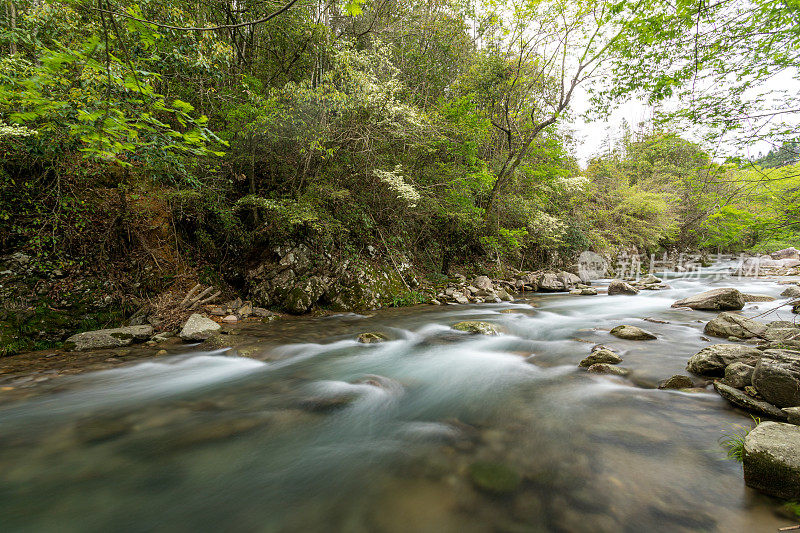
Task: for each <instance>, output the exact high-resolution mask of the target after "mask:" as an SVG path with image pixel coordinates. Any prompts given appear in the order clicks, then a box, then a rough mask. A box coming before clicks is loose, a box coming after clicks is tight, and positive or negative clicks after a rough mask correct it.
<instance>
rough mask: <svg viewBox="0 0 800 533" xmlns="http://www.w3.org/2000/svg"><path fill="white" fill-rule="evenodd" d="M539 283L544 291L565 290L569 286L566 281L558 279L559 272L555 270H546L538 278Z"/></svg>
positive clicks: (540, 288)
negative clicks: (565, 283)
mask: <svg viewBox="0 0 800 533" xmlns="http://www.w3.org/2000/svg"><path fill="white" fill-rule="evenodd" d="M537 285H538V286H539V290H540V291H544V292H563V291H566V290H567V288H566V286H565V285H564V282H563V281H561V280H560V279H558V274H555V273H553V272H545V273H543V274H541V275H540V276H539V278H538V279H537Z"/></svg>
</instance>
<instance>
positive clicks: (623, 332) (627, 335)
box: [611, 325, 658, 341]
mask: <svg viewBox="0 0 800 533" xmlns="http://www.w3.org/2000/svg"><path fill="white" fill-rule="evenodd" d="M611 334H612V335H614V336H615V337H619V338H620V339H627V340H631V341H647V340H653V339H656V338H658V337H656V336H655V335H654V334H652V333H650V332H649V331H645V330H643V329H642V328H637V327H636V326H628V325H622V326H617V327H615V328H614V329H612V330H611Z"/></svg>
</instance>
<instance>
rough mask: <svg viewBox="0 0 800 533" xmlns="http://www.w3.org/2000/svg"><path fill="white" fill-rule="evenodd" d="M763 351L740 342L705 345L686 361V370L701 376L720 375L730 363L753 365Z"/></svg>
mask: <svg viewBox="0 0 800 533" xmlns="http://www.w3.org/2000/svg"><path fill="white" fill-rule="evenodd" d="M763 355H764V354H763V352H762V351H761V350H759V349H758V348H755V347H753V346H744V345H741V344H714V345H711V346H706V347H705V348H703V349H702V350H700V351H699V352H697V353H696V354H694V355H693V356H692V357H690V358H689V361H688V362H687V363H686V370H688V371H689V372H691V373H693V374H698V375H701V376H721V375H723V373H724V372H725V367H727V366H728V365H730V364H732V363H745V364H747V365H751V366H755V364H756V363H757V362H758V361H759V359H761V357H762V356H763Z"/></svg>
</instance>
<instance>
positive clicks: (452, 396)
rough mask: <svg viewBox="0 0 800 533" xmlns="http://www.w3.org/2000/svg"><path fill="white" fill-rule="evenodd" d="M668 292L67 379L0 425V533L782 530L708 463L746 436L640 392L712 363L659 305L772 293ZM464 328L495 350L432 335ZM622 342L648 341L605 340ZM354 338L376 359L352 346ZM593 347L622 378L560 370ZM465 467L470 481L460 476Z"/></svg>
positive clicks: (702, 411)
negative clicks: (482, 332)
mask: <svg viewBox="0 0 800 533" xmlns="http://www.w3.org/2000/svg"><path fill="white" fill-rule="evenodd" d="M669 283H670V284H671V286H672V287H673V288H672V289H671V290H668V291H657V292H656V291H654V292H643V293H642V294H640V295H637V296H613V297H608V296H604V295H601V296H594V297H580V296H569V295H535V296H534V300H533V301H531V302H530V303H534V302H535V305H536V307H535V308H534V307H533V306H531V305H527V304H524V303H523V304H498V305H487V304H483V305H480V306H447V307H441V308H439V307H419V308H413V309H401V310H386V311H381V312H376V313H374V314H373V315H370V316H364V315H353V314H348V315H340V316H338V317H329V318H325V319H300V320H293V321H286V322H279V323H274V324H272V325H269V326H263V327H262V326H257V327H256V326H252V327H250V328H249V330H248V331H247V332H246V333H248V334H250V335H254V336H257V337H258V338H259V341H258V343H257V346H256V348H257V349H255V350H250V354H251V355H252V357H253V358H243V357H238V356H237V352H236V351H235V350H220V351H217V352H204V353H189V354H185V355H181V356H176V357H172V358H160V359H158V360H156V361H153V362H145V363H141V364H138V365H135V366H130V367H127V368H121V369H115V370H109V371H103V372H97V373H94V374H86V375H82V376H78V377H75V378H63V379H62V380H60V381H59V385H58V389H57V390H49V391H48V390H44V391H43V392H42V393H41V394H40V395H39V396H38V397H35V398H33V399H28V400H26V401H24V402H17V403H12V404H9V405H6V406H4V407H2V408H0V472H1V474H0V517H2V518H1V519H0V520H2V525H3V527H2V530H3V531H59V532H61V531H82V532H83V531H98V532H99V531H103V532H105V531H115V532H127V531H130V532H138V531H219V530H223V531H237V532H238V531H287V532H289V531H301V530H303V531H364V532H371V531H398V532H400V531H403V532H407V531H436V532H442V531H459V532H461V531H631V532H634V531H635V532H642V531H774V530H776V529H777V528H778V527H782V526H786V525H789V524H790V523H791V522H790V521H788V520H787V519H785V518H783V517H781V516H780V515H778V514H776V513H775V509H776V508H777V507H778V503H777V502H776V501H774V500H771V499H769V498H766V497H764V496H761V495H758V494H756V493H754V492H752V491H750V490H749V489H746V488H745V487H744V486H743V483H742V475H741V467H740V466H739V465H738V464H737V463H735V462H732V461H727V460H724V458H723V457H724V454H723V453H722V451H721V450H720V448H719V445H718V443H717V439H718V438H719V437H720V436H721V435H722V432H724V431H729V430H730V429H731V426H732V424H739V423H745V422H746V421H747V417H746V416H744V415H742V414H741V413H738V412H735V411H733V410H732V409H731V408H730V407H729V406H728V405H727V404H726V403H725V402H724V401H723V400H722V399H720V398H719V397H717V396H716V395H715V394H713V393H711V392H709V391H707V390H697V391H695V392H678V391H660V390H657V389H655V388H653V387H654V386H655V384H656V383H657V382H658V381H659V380H661V379H664V378H666V377H669V376H671V375H672V374H675V373H681V372H684V367H685V364H686V360H687V359H688V357H689V356H690V355H692V354H694V353H695V352H696V351H698V350H699V349H700V348H702V347H703V346H705V345H707V344H709V342H708V341H706V340H703V335H702V326H703V321H705V320H708V318H709V316H710V315H709V314H707V313H703V312H697V311H686V310H677V309H671V308H670V307H669V306H670V304H671V303H672V302H674V301H675V300H676V299H679V298H682V297H685V296H688V295H690V294H694V293H696V292H699V291H701V290H705V289H707V288H709V287H711V286H725V285H728V286H729V285H731V284H735V285H736V286H737V287H738V288H740V290H743V291H745V292H757V293H762V294H770V295H773V296H777V295H778V294H779V293H780V292H781V287H780V286H779V285H777V284H774V283H771V282H764V281H741V282H740V281H733V280H711V279H699V280H698V279H691V280H690V279H680V278H676V279H671V280H669ZM779 303H781V301H780V300H778V301H777V302H770V303H767V304H765V303H759V304H757V305H758V306H759V307H760V309H759V310H757V311H756V310H755V309H754V307H756V305H755V304H751V305H749V308H748V309H746V310H745V311H746V312H748V313H750V314H755V313H760V312H763V311H764V310H766V309H768V308H769V307H775V306H776V305H777V304H779ZM509 308H511V309H513V310H515V312H510V313H509V312H501V311H505V310H507V309H509ZM645 317H653V318H655V319H657V320H659V321H662V322H666V323H655V322H648V321H644V320H643V318H645ZM784 318H785V317H784ZM464 319H485V320H490V321H492V322H494V323H496V324H499V325H501V326H503V327H504V328H505V329H506V331H507V332H508V334H507V335H504V336H500V337H474V336H469V335H466V334H462V333H459V332H454V331H453V330H451V329H450V328H449V327H448V326H449V325H452V324H453V323H455V322H457V321H459V320H464ZM620 323H627V324H632V325H637V326H640V327H643V328H645V329H648V330H650V331H652V332H654V333H656V334H657V335H658V337H659V339H658V340H656V341H650V342H636V341H623V340H620V339H616V338H614V337H611V336H610V335H609V333H608V330H610V329H611V328H612V327H614V326H616V325H619V324H620ZM365 331H379V332H382V333H384V334H386V335H387V336H388V337H389V338H390V339H391V340H389V341H388V342H385V343H381V344H371V345H364V344H359V343H357V342H355V340H354V339H355V336H356V335H357V334H358V333H361V332H365ZM597 343H602V344H606V345H609V346H612V347H614V348H615V349H617V350H618V352H619V353H620V354H621V355H622V357H623V359H624V362H623V363H622V366H625V367H626V368H629V369H631V370H632V374H631V376H630V379H627V380H626V379H621V378H616V377H607V376H598V375H591V374H586V373H585V372H584V371H582V370H578V369H577V368H576V364H577V363H578V361H580V360H581V359H582V358H583V357H585V356H586V355H587V354H588V353H589V350H590V348H591V346H592V345H593V344H597ZM67 379H69V381H66V380H67ZM476 464H478V465H482V467H481V468H482V470H481V472H483V475H484V476H488V478H486V479H484V478H483V477H481V478H480V479H478V478H477V477H476V474H475V472H476V471H477V470H476V467H475V465H476ZM487 472H488V474H487Z"/></svg>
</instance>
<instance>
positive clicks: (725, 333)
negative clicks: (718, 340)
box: [703, 312, 767, 339]
mask: <svg viewBox="0 0 800 533" xmlns="http://www.w3.org/2000/svg"><path fill="white" fill-rule="evenodd" d="M703 331H704V332H705V333H706V334H708V335H713V336H715V337H723V338H728V337H739V338H740V339H752V338H753V337H761V336H762V335H764V333H765V332H766V331H767V325H766V324H764V323H762V322H758V321H756V320H752V319H750V318H747V317H744V316H742V315H740V314H737V313H731V312H725V313H720V314H719V315H717V316H716V317H715V318H713V319H711V320H710V321H709V322H708V324H706V327H705V328H704V329H703Z"/></svg>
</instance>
